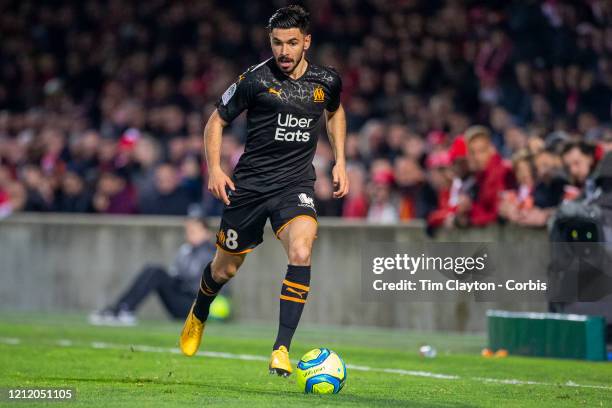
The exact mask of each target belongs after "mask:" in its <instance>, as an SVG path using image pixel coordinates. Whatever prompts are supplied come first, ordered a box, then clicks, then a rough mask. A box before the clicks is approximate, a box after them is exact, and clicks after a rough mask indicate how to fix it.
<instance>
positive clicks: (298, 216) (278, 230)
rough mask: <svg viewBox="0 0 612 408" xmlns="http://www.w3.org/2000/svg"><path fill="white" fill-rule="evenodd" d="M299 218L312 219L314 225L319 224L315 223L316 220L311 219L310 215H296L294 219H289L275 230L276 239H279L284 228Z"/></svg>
mask: <svg viewBox="0 0 612 408" xmlns="http://www.w3.org/2000/svg"><path fill="white" fill-rule="evenodd" d="M300 217H308V218H312V219H313V220H314V222H315V223H317V224H318V223H319V222H318V221H317V219H316V218H315V217H313V216H312V215H308V214H300V215H296V216H295V217H293V218H291V219H290V220H289V221H287V222H286V223H284V224H283V225H281V226H280V228H279V229H277V230H276V232H275V233H274V234H275V235H276V238H278V239H280V237H279V235H280V233H281V232H283V230H284V229H285V227H286V226H287V225H289V224H290V223H292V222H293V221H295V220H297V219H298V218H300Z"/></svg>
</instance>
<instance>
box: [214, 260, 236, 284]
mask: <svg viewBox="0 0 612 408" xmlns="http://www.w3.org/2000/svg"><path fill="white" fill-rule="evenodd" d="M237 272H238V265H234V264H225V265H220V266H217V267H215V266H214V265H213V268H212V277H213V279H214V280H215V281H217V282H219V283H222V282H227V281H228V280H230V279H232V278H233V277H234V276H236V273H237Z"/></svg>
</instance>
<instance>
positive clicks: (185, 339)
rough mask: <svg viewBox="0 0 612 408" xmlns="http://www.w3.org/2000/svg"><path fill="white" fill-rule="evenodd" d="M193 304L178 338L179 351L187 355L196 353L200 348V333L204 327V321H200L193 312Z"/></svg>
mask: <svg viewBox="0 0 612 408" xmlns="http://www.w3.org/2000/svg"><path fill="white" fill-rule="evenodd" d="M194 306H195V303H194V304H193V305H192V306H191V310H190V311H189V314H188V315H187V319H186V320H185V325H184V326H183V331H182V332H181V338H180V340H179V345H180V347H181V351H182V352H183V354H185V355H186V356H189V357H191V356H193V355H194V354H195V353H197V351H198V348H200V342H201V341H202V334H203V333H204V327H205V326H206V323H205V322H201V321H200V319H198V318H197V317H196V316H195V315H194V314H193V307H194Z"/></svg>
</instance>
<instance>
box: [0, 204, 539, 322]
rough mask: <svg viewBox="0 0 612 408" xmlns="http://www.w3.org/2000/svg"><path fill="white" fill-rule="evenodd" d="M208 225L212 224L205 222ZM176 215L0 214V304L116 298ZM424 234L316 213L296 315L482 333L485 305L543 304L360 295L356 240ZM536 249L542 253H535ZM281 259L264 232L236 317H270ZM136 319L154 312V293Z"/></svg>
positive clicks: (68, 306)
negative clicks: (309, 277) (306, 291)
mask: <svg viewBox="0 0 612 408" xmlns="http://www.w3.org/2000/svg"><path fill="white" fill-rule="evenodd" d="M214 224H215V223H213V225H214ZM182 234H183V232H182V220H181V219H180V218H157V217H107V216H75V215H48V214H47V215H43V214H20V215H16V216H13V217H10V218H8V219H4V220H1V221H0V278H1V280H0V308H1V309H2V310H4V311H8V310H48V311H54V310H73V311H90V310H93V309H95V308H98V307H100V306H103V305H104V304H106V303H107V302H108V301H109V300H110V299H113V298H114V297H116V296H117V295H118V294H119V293H120V292H121V290H122V289H123V288H125V286H126V285H128V284H129V282H130V281H131V279H133V277H134V275H135V273H136V272H137V271H138V270H139V269H140V268H141V267H142V265H143V264H144V263H162V264H167V263H168V262H169V261H170V260H171V259H172V257H173V255H174V253H175V251H176V248H177V247H178V246H179V245H180V243H181V242H182ZM424 240H427V238H426V236H425V235H424V233H423V228H422V225H420V224H418V223H416V224H410V225H399V226H372V225H367V224H364V223H361V222H344V221H342V220H322V221H321V223H320V227H319V233H318V239H317V240H316V242H315V248H314V258H313V281H312V285H311V294H310V296H309V302H308V305H307V307H306V309H305V312H304V320H306V321H309V322H316V323H321V324H342V325H369V326H386V327H402V328H412V329H427V330H455V331H483V330H485V318H484V316H485V311H486V309H488V308H491V307H498V308H506V309H512V310H535V311H540V310H544V309H545V304H543V303H532V304H527V303H516V304H499V303H497V304H492V303H474V302H472V301H470V300H469V299H468V298H465V297H461V296H458V297H457V300H456V301H455V302H450V303H449V302H446V303H437V304H436V303H410V302H403V303H394V304H384V303H376V302H363V301H361V299H360V298H361V272H360V271H361V269H360V268H361V265H360V262H361V255H360V251H361V248H362V245H363V243H364V242H368V241H387V242H417V241H424ZM436 240H439V241H449V242H504V243H512V242H525V241H529V240H531V241H533V242H538V243H541V242H545V241H546V234H545V231H543V230H531V229H517V228H513V227H505V228H497V227H494V228H489V229H478V230H465V231H448V232H446V233H444V234H441V235H440V236H439V237H437V238H436ZM541 255H542V256H546V254H541ZM286 263H287V261H286V257H285V254H284V252H283V250H282V247H281V246H280V243H279V242H277V240H276V238H274V236H273V235H272V232H271V230H270V229H269V228H268V229H267V230H266V235H265V237H264V243H263V244H262V245H261V246H260V247H258V248H257V249H256V250H255V251H254V252H253V253H251V254H249V256H248V257H247V260H246V262H245V263H244V265H243V267H242V268H241V270H240V272H239V275H238V277H237V278H236V279H234V281H233V282H232V283H231V290H232V291H233V295H234V299H235V300H234V307H235V309H234V311H235V315H236V317H237V318H238V319H243V320H264V321H271V322H273V321H276V319H277V315H278V293H279V290H280V283H281V281H282V279H283V277H284V273H285V269H286ZM145 306H146V307H144V308H143V313H142V314H143V315H145V316H149V317H150V316H160V315H161V314H162V313H163V312H162V310H161V308H160V306H159V303H158V301H157V299H151V300H149V301H148V302H147V304H146V305H145Z"/></svg>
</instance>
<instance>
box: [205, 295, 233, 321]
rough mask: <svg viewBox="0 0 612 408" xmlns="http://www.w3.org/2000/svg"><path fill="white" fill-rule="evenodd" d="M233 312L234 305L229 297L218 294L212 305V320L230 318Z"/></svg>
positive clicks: (210, 315) (210, 314) (210, 313)
mask: <svg viewBox="0 0 612 408" xmlns="http://www.w3.org/2000/svg"><path fill="white" fill-rule="evenodd" d="M231 313H232V305H231V303H230V301H229V299H228V298H226V297H225V296H223V295H217V297H216V298H215V300H213V302H212V304H211V305H210V312H209V315H208V317H210V319H211V320H219V321H224V320H227V319H229V317H230V315H231Z"/></svg>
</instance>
